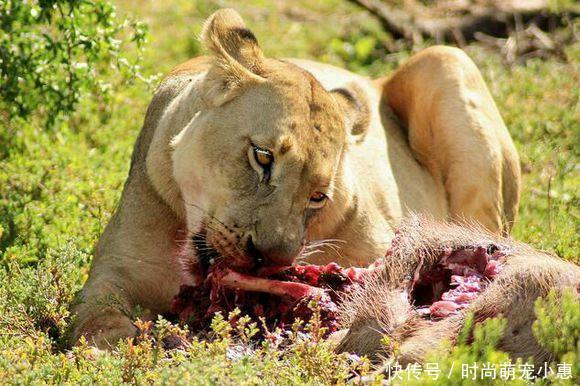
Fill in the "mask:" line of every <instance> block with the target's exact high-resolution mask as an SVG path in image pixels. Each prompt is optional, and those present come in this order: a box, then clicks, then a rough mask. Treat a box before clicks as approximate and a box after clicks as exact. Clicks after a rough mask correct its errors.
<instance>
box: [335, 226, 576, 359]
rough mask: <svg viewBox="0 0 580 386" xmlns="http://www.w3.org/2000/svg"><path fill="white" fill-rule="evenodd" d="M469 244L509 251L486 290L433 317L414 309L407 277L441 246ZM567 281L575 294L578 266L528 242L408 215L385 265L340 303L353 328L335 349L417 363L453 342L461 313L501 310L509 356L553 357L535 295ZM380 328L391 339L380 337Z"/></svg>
mask: <svg viewBox="0 0 580 386" xmlns="http://www.w3.org/2000/svg"><path fill="white" fill-rule="evenodd" d="M469 245H482V246H486V245H495V246H497V247H499V248H500V249H501V250H503V251H505V253H506V254H507V256H506V262H505V265H504V266H503V269H502V271H501V273H500V274H499V275H498V276H497V277H496V278H495V280H493V281H492V282H491V283H490V284H489V285H488V286H487V288H486V289H485V290H484V292H483V293H482V294H481V295H480V296H479V297H478V298H477V299H475V300H474V301H473V303H471V304H470V305H469V306H468V308H466V309H465V310H463V311H462V312H460V313H459V314H458V315H454V316H450V317H448V318H445V319H443V320H439V321H436V322H433V321H430V320H426V319H425V318H423V317H421V316H420V315H418V314H416V313H415V312H413V306H412V304H411V299H410V298H411V296H410V295H411V294H410V293H409V282H410V281H411V280H412V279H413V277H414V276H415V275H416V274H417V273H418V271H425V270H428V269H429V268H430V267H432V266H433V265H434V264H436V263H437V262H438V261H439V259H440V256H441V252H442V251H444V250H445V249H447V248H451V249H456V248H461V247H465V246H469ZM564 288H569V289H571V290H572V291H574V292H575V293H576V294H578V291H579V290H580V268H579V267H578V266H577V265H575V264H572V263H569V262H565V261H563V260H561V259H559V258H557V257H556V256H553V255H550V254H547V253H544V252H540V251H537V250H535V249H533V248H531V247H529V246H528V245H525V244H522V243H518V242H515V241H513V240H511V239H508V238H504V237H499V236H496V235H492V234H490V233H489V232H487V231H485V230H483V229H481V228H480V227H477V226H475V225H469V224H460V225H459V224H450V223H442V222H436V221H433V220H427V219H426V218H424V217H417V216H412V217H410V218H409V219H408V220H406V221H405V222H403V224H402V225H401V228H400V230H399V234H398V236H397V237H396V239H395V241H394V243H393V247H392V250H391V253H389V254H388V255H387V257H386V262H385V269H384V271H383V272H382V273H381V275H378V276H376V277H374V278H373V280H371V281H370V282H368V283H367V285H366V289H365V290H363V291H360V292H358V293H355V294H353V295H352V296H351V297H350V299H349V300H348V301H346V302H345V303H343V305H342V312H341V315H342V324H343V325H345V326H350V329H349V330H348V332H347V333H346V335H345V336H344V338H342V340H341V341H340V344H339V346H338V350H339V351H348V352H356V353H358V354H361V355H362V354H364V355H368V356H369V357H371V358H374V359H378V358H385V357H386V358H390V359H393V358H392V357H393V355H394V353H393V351H392V348H393V347H398V349H397V352H396V358H395V359H397V360H398V361H399V362H400V363H401V364H402V365H406V364H409V363H417V362H418V363H421V362H422V361H423V360H424V359H425V355H426V354H428V353H432V352H433V351H434V350H437V349H441V348H442V347H444V346H442V342H444V341H447V342H451V343H453V342H455V340H456V338H457V336H458V335H459V332H460V331H461V330H462V328H463V326H464V323H465V320H466V315H467V314H468V313H473V317H474V319H473V320H474V322H475V323H480V322H482V321H484V320H485V319H487V318H490V317H496V316H502V317H504V318H505V319H506V322H507V326H506V329H505V332H504V336H503V339H502V340H501V342H500V346H499V348H500V349H502V350H504V351H506V352H508V353H509V354H511V355H512V356H513V357H514V358H523V359H524V360H527V359H528V358H530V357H533V358H534V360H535V361H536V363H537V364H541V363H544V362H550V353H549V352H548V351H546V350H545V349H544V348H543V347H542V346H541V345H540V344H539V343H538V342H537V340H536V338H535V337H534V334H533V332H532V324H533V322H534V321H535V319H536V317H535V313H534V302H535V301H536V299H537V298H538V297H542V296H546V295H547V294H548V292H549V291H550V290H552V289H553V290H556V291H558V292H560V291H562V290H563V289H564ZM384 335H387V336H388V337H389V341H390V344H389V345H386V346H385V345H383V344H381V339H382V337H383V336H384Z"/></svg>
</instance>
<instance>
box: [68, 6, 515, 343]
mask: <svg viewBox="0 0 580 386" xmlns="http://www.w3.org/2000/svg"><path fill="white" fill-rule="evenodd" d="M202 40H203V44H204V45H205V46H206V47H207V48H208V50H209V51H210V53H211V54H212V57H200V58H195V59H192V60H190V61H188V62H186V63H184V64H181V65H179V66H177V67H176V68H175V69H174V70H173V71H171V73H170V74H169V75H168V76H167V77H166V78H165V79H164V80H163V81H162V83H161V84H160V85H159V87H158V89H157V91H156V92H155V95H154V96H153V99H152V101H151V103H150V105H149V108H148V110H147V115H146V117H145V122H144V125H143V129H142V131H141V133H140V135H139V138H138V139H137V142H136V144H135V148H134V152H133V158H132V163H131V170H130V172H129V176H128V178H127V182H126V184H125V187H124V190H123V194H122V197H121V201H120V203H119V206H118V208H117V210H116V212H115V214H114V215H113V217H112V219H111V221H110V222H109V224H108V226H107V227H106V229H105V231H104V233H103V235H102V236H101V238H100V240H99V242H98V245H97V248H96V252H95V258H94V260H93V265H92V267H91V271H90V275H89V279H88V281H87V283H86V284H85V286H84V288H83V290H82V292H81V294H80V295H79V301H78V302H77V304H76V305H75V306H74V307H73V311H74V313H75V315H76V317H77V319H76V320H77V322H76V328H75V330H74V332H73V340H74V341H76V340H77V339H78V338H79V337H80V336H81V335H85V336H86V337H87V338H88V339H89V341H90V342H92V343H93V344H95V345H97V346H99V347H108V346H109V345H112V344H114V343H116V341H117V340H118V339H120V338H123V337H127V336H131V335H132V334H134V333H135V328H134V326H133V325H132V324H131V321H130V319H129V316H128V315H129V313H130V310H131V309H132V308H133V307H135V306H136V305H139V306H141V307H143V308H145V309H147V310H148V314H149V315H150V316H151V317H155V315H157V314H158V313H161V312H165V311H167V310H168V308H169V305H170V302H171V299H172V298H173V296H175V294H176V293H177V291H178V288H179V285H180V284H182V283H183V280H184V279H183V276H182V275H181V268H180V264H179V262H178V259H177V257H178V256H180V254H181V253H182V252H183V251H181V250H180V248H181V246H182V245H183V244H184V240H183V238H184V235H185V237H187V238H190V237H191V236H192V235H195V234H196V233H198V232H200V231H202V230H203V227H204V225H203V224H208V223H211V222H212V221H213V223H214V224H219V225H216V226H210V227H207V226H206V228H207V232H208V240H211V242H212V243H214V244H216V243H217V244H220V245H221V244H223V245H225V244H224V243H229V244H228V245H227V246H226V247H224V248H223V252H224V253H226V254H229V255H230V256H224V258H226V259H227V258H229V257H233V259H232V260H234V259H238V260H239V256H238V255H240V254H241V255H244V254H245V251H244V245H247V241H248V240H249V237H250V236H251V237H252V240H253V241H254V243H255V244H256V245H258V244H260V247H261V248H262V249H263V250H267V251H269V253H270V254H271V257H272V260H276V261H277V262H281V261H282V262H285V263H288V262H289V260H291V259H292V258H293V257H294V256H293V254H294V253H295V252H296V251H301V252H304V250H303V249H301V248H302V247H303V246H304V244H305V243H311V244H310V245H317V246H318V247H319V248H311V249H308V251H307V254H308V255H309V261H310V262H312V263H316V264H322V263H328V262H329V261H336V262H338V263H339V264H341V265H343V266H350V265H358V266H364V265H367V264H369V263H370V262H372V261H373V260H374V259H376V258H377V257H380V256H382V255H384V253H385V251H386V249H387V247H388V245H389V242H390V240H391V238H392V237H393V232H394V230H395V229H396V227H397V226H398V225H399V222H400V221H401V219H402V218H403V217H404V216H405V215H406V214H407V213H409V212H411V211H415V212H420V213H426V214H429V215H431V216H433V217H435V218H438V219H446V218H449V217H451V218H458V217H467V218H470V219H473V220H476V221H479V222H481V223H483V224H484V225H485V226H486V227H488V229H490V230H491V231H492V232H506V231H507V230H509V228H510V226H511V223H512V222H513V220H514V218H515V208H517V204H518V201H519V184H520V180H519V163H518V157H517V153H516V152H515V149H514V147H513V143H512V141H511V139H510V137H509V134H508V132H507V129H506V127H505V125H504V123H503V121H502V119H501V117H500V116H499V113H498V112H497V108H496V106H495V103H494V101H493V99H492V98H491V96H490V94H489V91H488V90H487V87H486V85H485V83H484V81H483V79H482V76H481V74H480V73H479V71H478V70H477V68H476V67H475V65H474V64H473V62H472V61H471V60H470V59H469V57H468V56H467V55H466V54H465V53H464V52H463V51H461V50H459V49H455V48H446V47H432V48H429V49H426V50H424V51H423V52H421V53H419V54H417V55H415V56H414V57H413V58H412V60H411V61H410V62H409V63H408V64H405V65H403V66H402V68H401V69H399V70H397V71H396V72H395V73H394V74H393V76H392V77H385V78H382V79H378V80H376V81H371V80H369V79H366V78H364V77H361V76H359V75H356V74H353V73H351V72H348V71H346V70H342V69H339V68H336V67H333V66H330V65H326V64H321V63H315V62H312V61H305V60H296V59H288V60H276V59H271V58H267V57H265V56H264V55H263V53H262V51H261V49H260V47H259V45H258V43H257V40H256V38H255V37H254V35H253V34H252V33H251V31H249V30H248V29H247V28H246V27H245V25H244V23H243V21H242V19H241V17H240V16H239V15H238V14H237V13H236V12H235V11H233V10H220V11H218V12H216V13H215V14H214V15H212V16H211V17H210V18H209V19H208V21H207V22H206V24H205V25H204V27H203V33H202ZM398 122H401V123H402V125H399V124H398ZM252 142H254V144H255V145H261V146H263V147H267V148H269V149H270V150H271V151H272V152H273V153H274V157H275V166H274V168H273V171H272V180H271V183H270V184H269V185H268V184H263V183H260V181H259V177H260V176H261V175H260V174H259V173H260V170H257V169H256V168H254V169H252V168H251V167H250V165H249V164H248V162H249V158H248V154H249V152H248V150H251V149H250V146H251V143H252ZM321 189H322V190H324V193H326V194H327V195H328V196H329V197H330V200H328V202H327V203H326V206H325V207H324V208H323V209H321V210H319V211H318V212H317V214H316V215H315V216H311V219H310V221H308V223H307V224H305V221H304V218H305V211H306V210H307V204H308V202H309V200H308V198H309V195H310V194H312V192H315V191H317V190H321ZM222 225H224V226H227V227H228V228H229V230H227V232H223V229H225V228H222ZM329 239H330V240H332V241H327V242H324V243H318V244H317V243H316V241H317V240H329ZM231 240H237V241H236V242H235V243H232V242H231ZM185 244H187V243H185ZM305 248H306V249H307V247H305ZM239 252H240V253H239ZM110 297H115V298H117V299H118V302H117V305H120V306H121V307H113V306H104V305H103V303H102V299H106V298H110ZM119 308H121V309H119Z"/></svg>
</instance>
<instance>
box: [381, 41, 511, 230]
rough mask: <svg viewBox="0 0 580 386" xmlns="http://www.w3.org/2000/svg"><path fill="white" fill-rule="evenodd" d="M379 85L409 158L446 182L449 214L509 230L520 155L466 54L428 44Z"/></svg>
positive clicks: (476, 70)
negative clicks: (405, 141) (410, 153)
mask: <svg viewBox="0 0 580 386" xmlns="http://www.w3.org/2000/svg"><path fill="white" fill-rule="evenodd" d="M382 86H383V98H384V100H386V101H387V103H388V105H389V106H390V107H391V108H392V109H393V110H394V112H395V113H396V115H397V116H398V117H399V118H400V120H401V123H402V124H403V125H404V126H405V127H406V128H407V130H408V140H409V145H410V147H411V150H412V151H413V153H414V155H415V157H416V158H417V159H418V160H419V162H421V164H422V165H423V166H424V167H425V168H427V169H428V170H429V172H430V173H431V174H432V175H433V176H434V177H435V178H436V179H438V180H439V181H441V182H442V183H443V184H444V186H445V190H446V192H447V195H448V202H449V212H450V213H449V214H450V217H451V218H466V219H470V220H476V221H478V222H480V223H481V224H483V225H484V226H485V227H487V228H488V229H489V230H491V231H494V232H504V233H507V232H509V230H510V228H511V226H512V223H513V221H514V219H515V215H516V212H517V207H518V203H519V195H520V194H519V189H520V168H519V159H518V155H517V153H516V150H515V147H514V145H513V142H512V140H511V137H510V135H509V133H508V131H507V129H506V127H505V125H504V123H503V120H502V118H501V116H500V114H499V112H498V109H497V107H496V105H495V103H494V101H493V99H492V97H491V95H490V93H489V90H488V89H487V86H486V84H485V82H484V80H483V77H482V76H481V73H480V72H479V70H478V69H477V67H476V66H475V64H474V63H473V62H472V61H471V59H470V58H469V57H468V56H467V55H466V54H465V53H464V52H463V51H462V50H460V49H457V48H451V47H441V46H439V47H431V48H428V49H426V50H424V51H422V52H421V53H419V54H417V55H415V56H414V57H412V58H411V59H410V60H409V61H408V62H407V63H405V64H404V65H403V66H401V68H399V69H398V70H397V71H396V72H395V73H394V74H393V76H392V77H390V78H389V79H387V80H386V81H384V83H383V84H382Z"/></svg>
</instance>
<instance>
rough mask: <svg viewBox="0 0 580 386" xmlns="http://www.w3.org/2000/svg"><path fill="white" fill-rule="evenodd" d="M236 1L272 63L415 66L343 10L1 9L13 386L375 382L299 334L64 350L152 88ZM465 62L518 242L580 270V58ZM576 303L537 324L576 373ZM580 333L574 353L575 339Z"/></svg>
mask: <svg viewBox="0 0 580 386" xmlns="http://www.w3.org/2000/svg"><path fill="white" fill-rule="evenodd" d="M223 6H233V7H234V8H236V9H238V10H239V11H240V12H241V13H242V15H243V16H244V18H245V20H246V22H247V23H248V25H249V26H250V27H251V28H252V29H253V30H254V32H255V34H256V36H257V37H258V39H259V41H260V44H261V45H262V47H263V49H264V51H265V52H266V54H267V55H270V56H277V57H290V56H293V57H300V58H310V59H316V60H322V61H325V62H329V63H332V64H336V65H338V66H342V67H346V68H348V69H351V70H353V71H357V72H359V73H362V74H365V75H369V76H382V75H384V74H388V73H389V72H390V71H392V70H393V69H394V68H396V67H397V65H398V64H400V63H401V62H402V61H404V60H405V59H406V58H408V57H409V56H410V55H411V54H412V52H410V51H408V50H402V51H400V52H396V53H390V52H388V50H387V48H386V45H385V42H388V41H390V39H391V37H390V36H388V34H386V33H385V32H384V31H383V30H382V28H381V26H380V24H379V23H378V22H377V21H376V20H375V19H374V18H373V17H372V16H371V15H369V14H368V13H367V12H365V11H363V10H361V9H360V8H357V7H356V6H354V5H353V4H351V3H349V2H346V1H339V0H326V1H323V2H312V1H303V0H299V1H295V2H282V1H277V0H260V1H251V2H249V1H244V2H229V1H217V0H216V1H211V0H196V1H191V0H171V1H163V2H161V1H147V2H142V1H137V0H125V1H122V2H121V1H119V2H117V3H116V7H113V6H111V5H110V4H109V2H107V1H103V0H92V1H89V0H86V1H83V0H78V1H77V0H69V1H58V2H57V1H48V0H47V1H27V2H24V1H11V0H3V1H2V0H0V27H1V30H0V58H1V59H2V63H1V64H0V69H1V71H2V72H1V81H0V87H2V88H1V89H0V90H1V91H0V110H1V111H2V119H1V120H0V383H45V382H47V383H62V382H67V381H68V382H75V383H77V382H78V383H91V382H103V383H115V384H116V383H120V382H130V383H144V382H152V381H159V382H162V381H165V382H176V383H206V384H209V383H232V384H238V383H248V384H252V383H268V382H270V383H272V382H278V383H281V384H295V383H310V384H319V383H341V382H344V381H345V379H346V377H347V374H348V373H349V372H351V373H352V372H355V373H359V374H361V375H365V374H366V375H368V371H369V368H368V363H366V362H365V361H364V360H362V361H361V360H359V359H357V358H353V357H349V356H345V355H343V356H336V355H334V354H332V353H331V352H330V350H329V349H328V346H327V345H326V344H325V343H318V344H316V343H315V344H313V343H312V342H311V341H308V340H306V341H304V340H303V339H302V338H298V337H297V339H296V343H295V344H294V345H292V346H291V347H289V348H287V349H285V350H279V349H275V348H272V347H257V348H255V349H257V350H259V351H258V352H249V351H244V350H243V349H240V348H236V347H239V346H237V343H234V342H232V338H233V337H234V336H235V335H236V333H232V332H227V333H225V335H224V333H223V332H224V329H223V328H222V329H219V331H220V333H219V334H217V336H218V339H216V340H215V341H213V342H211V343H210V342H204V341H199V342H194V344H193V345H192V347H191V348H190V349H189V350H187V351H186V352H182V351H174V352H166V351H164V350H162V349H160V348H159V347H157V346H156V345H155V344H154V342H155V339H158V338H159V337H160V336H161V335H162V334H166V333H167V331H168V330H169V329H171V327H169V326H167V325H166V324H161V325H160V326H158V327H157V329H156V330H155V331H157V332H155V333H151V334H149V335H147V336H146V337H144V338H143V339H142V340H141V341H140V343H138V344H134V345H132V344H129V343H126V344H123V345H122V346H120V347H119V350H118V351H116V352H113V353H109V354H104V355H98V356H95V354H94V353H93V352H92V351H91V350H90V349H89V348H87V347H78V348H75V349H74V350H73V351H66V350H63V348H64V345H63V342H64V341H65V337H66V332H67V326H68V325H69V323H70V315H69V314H68V311H67V308H68V304H69V303H70V301H71V300H72V298H73V296H74V293H75V292H76V291H77V290H78V289H79V288H80V286H81V285H82V283H83V282H84V280H86V276H87V272H88V267H89V264H90V260H91V254H92V252H93V247H94V244H95V241H96V239H97V238H98V236H99V234H100V233H101V231H102V228H103V226H104V225H105V224H106V223H107V221H108V219H109V217H110V216H111V213H112V212H113V210H114V208H115V205H116V203H117V201H118V198H119V195H120V192H121V189H122V185H123V182H124V179H125V177H126V174H127V171H128V167H129V160H130V154H131V150H132V144H133V142H134V141H135V138H136V136H137V134H138V131H139V129H140V125H141V123H142V120H143V117H144V113H145V109H146V106H147V103H148V101H149V99H150V97H151V90H150V88H149V87H148V84H147V82H144V81H141V80H149V79H150V77H152V76H156V75H157V74H159V73H163V72H165V71H167V70H169V69H170V68H171V67H172V66H174V65H175V64H177V63H180V62H181V61H183V60H185V59H187V58H189V57H191V56H194V55H198V54H200V53H201V48H200V46H199V43H198V42H197V40H196V39H195V36H196V35H197V34H198V33H199V30H200V26H201V22H202V21H203V20H204V18H205V17H207V16H208V15H209V14H211V12H213V11H215V10H216V9H218V8H220V7H223ZM55 7H56V8H55ZM59 7H60V9H62V12H61V11H60V10H59ZM8 11H10V13H8ZM69 13H70V15H69ZM63 15H65V16H63ZM69 16H71V17H69ZM127 17H131V18H135V19H134V20H141V22H129V21H127ZM49 22H50V23H49ZM145 25H148V26H149V29H150V34H149V40H148V43H147V44H146V45H144V46H143V43H144V42H145V37H146V34H145V31H146V29H145ZM73 31H74V32H73ZM45 35H46V36H45ZM428 44H431V43H429V42H427V43H426V45H428ZM140 47H144V48H145V50H144V51H143V52H141V50H140ZM420 48H421V47H416V49H420ZM465 49H466V51H467V53H468V54H469V55H470V56H471V57H472V58H473V60H474V61H475V62H476V63H477V65H478V66H479V67H480V69H481V71H482V73H483V75H484V77H485V79H486V80H487V82H488V85H489V87H490V90H491V93H492V94H493V96H494V98H495V99H496V101H497V103H498V106H499V109H500V111H501V112H502V115H503V117H504V119H505V121H506V124H507V125H508V128H509V129H510V132H511V134H512V136H513V137H514V140H515V142H516V146H517V148H518V150H519V152H520V156H521V159H522V169H523V171H524V176H523V177H524V181H523V183H524V185H523V192H522V205H521V210H520V216H519V220H518V223H517V224H516V227H515V229H514V232H513V234H514V237H515V238H517V239H519V240H522V241H524V242H528V243H530V244H532V245H534V246H536V247H538V248H542V249H546V250H549V251H552V252H554V253H557V254H558V255H560V256H562V257H564V258H566V259H569V260H574V261H576V262H578V250H579V246H580V245H579V240H578V237H577V234H578V225H579V221H578V217H579V213H578V208H579V207H580V206H579V196H578V192H579V191H580V189H579V188H580V176H579V172H580V168H579V167H578V146H577V144H578V143H579V132H580V130H579V124H578V122H579V118H580V117H579V115H580V111H579V107H578V106H579V96H580V94H579V91H578V90H579V88H578V87H577V85H578V82H579V77H580V75H579V73H580V72H579V71H578V59H579V57H580V47H579V46H578V44H577V43H576V44H571V45H569V46H567V47H566V52H567V56H568V58H569V61H567V62H563V61H561V60H560V59H556V58H553V59H547V60H544V59H539V58H537V59H531V60H529V61H527V62H526V63H525V64H522V65H514V66H506V65H504V64H503V63H502V60H501V57H500V56H499V55H498V54H497V53H495V52H493V51H488V50H487V49H486V48H484V47H481V46H478V45H476V44H473V45H469V46H467V47H466V48H465ZM8 53H10V54H8ZM83 63H86V66H84V65H83ZM137 65H138V67H137ZM18 78H22V79H23V80H22V81H21V80H19V79H18ZM139 79H141V80H139ZM133 80H137V81H135V82H133ZM105 85H106V86H105ZM55 87H56V89H55ZM104 92H105V93H104ZM105 95H108V97H105ZM73 110H74V113H73ZM564 303H565V304H564V305H559V304H558V305H557V306H550V304H552V303H550V302H548V303H540V304H539V305H538V307H539V308H540V309H541V310H543V311H539V312H540V315H541V318H540V320H539V322H538V325H537V327H536V329H537V333H538V334H539V336H541V337H542V338H543V339H544V340H545V341H546V342H553V345H552V346H549V347H551V349H552V350H554V352H555V354H557V358H559V359H560V360H563V359H562V358H565V359H566V360H567V361H570V360H573V361H576V362H577V361H578V360H577V358H578V347H579V346H578V336H577V333H578V323H579V322H578V317H577V311H576V310H577V309H578V303H577V301H575V300H574V299H568V300H566V302H564ZM562 310H566V311H562ZM562 312H564V313H565V315H568V316H566V317H562V316H561V315H560V314H561V313H562ZM217 323H218V324H217V325H216V327H219V321H218V322H217ZM493 323H496V322H493ZM497 323H499V322H497ZM556 323H560V324H556ZM562 323H563V324H562ZM550 326H558V328H550ZM500 328H501V324H499V325H492V326H491V327H489V328H488V329H489V330H490V331H488V332H482V333H481V345H480V346H473V345H471V346H467V345H464V346H459V347H458V348H456V349H454V350H453V352H452V353H451V354H450V356H449V357H447V358H439V362H441V363H442V364H445V363H452V362H453V360H456V361H457V360H462V359H465V358H477V360H481V361H492V362H493V361H495V362H498V361H501V360H503V358H504V356H502V355H505V354H502V353H501V352H498V351H497V350H495V349H494V348H493V347H494V345H495V342H496V340H494V336H496V335H497V330H498V329H500ZM491 330H493V331H496V332H495V333H494V332H493V331H491ZM486 331H487V330H486ZM564 331H568V332H566V335H564V334H563V332H564ZM570 331H571V332H570ZM574 332H575V333H576V335H574V337H573V339H572V342H576V343H575V344H572V345H571V346H570V345H567V344H566V343H564V342H569V336H570V334H574ZM154 334H158V335H154ZM159 334H161V335H159ZM220 334H221V335H220ZM559 342H560V343H559ZM474 347H487V349H486V350H480V351H478V352H475V351H474V350H475V349H474ZM250 353H251V355H250ZM574 355H575V356H574ZM177 364H179V366H177ZM576 374H578V370H576ZM376 381H377V382H378V381H379V380H376Z"/></svg>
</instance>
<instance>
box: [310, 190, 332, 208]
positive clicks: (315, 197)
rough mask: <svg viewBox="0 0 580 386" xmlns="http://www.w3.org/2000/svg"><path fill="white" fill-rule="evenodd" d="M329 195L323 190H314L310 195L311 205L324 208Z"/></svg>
mask: <svg viewBox="0 0 580 386" xmlns="http://www.w3.org/2000/svg"><path fill="white" fill-rule="evenodd" d="M327 198H328V197H327V196H326V194H324V193H322V192H314V193H313V194H312V195H311V196H310V207H311V208H314V209H318V208H322V207H323V206H324V204H325V203H326V199H327Z"/></svg>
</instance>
